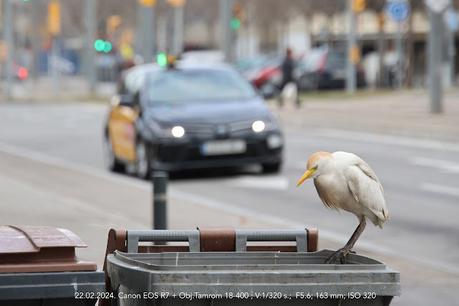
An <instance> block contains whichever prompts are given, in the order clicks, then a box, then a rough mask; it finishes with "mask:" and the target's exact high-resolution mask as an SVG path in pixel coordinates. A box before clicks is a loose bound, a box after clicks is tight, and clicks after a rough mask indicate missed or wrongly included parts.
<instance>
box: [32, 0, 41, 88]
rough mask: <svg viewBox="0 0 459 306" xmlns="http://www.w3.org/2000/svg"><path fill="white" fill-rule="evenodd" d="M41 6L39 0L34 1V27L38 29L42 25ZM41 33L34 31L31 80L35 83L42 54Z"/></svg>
mask: <svg viewBox="0 0 459 306" xmlns="http://www.w3.org/2000/svg"><path fill="white" fill-rule="evenodd" d="M39 9H40V5H39V2H38V0H35V1H32V26H34V27H37V26H38V25H39V23H40V20H39V16H38V11H39ZM39 33H40V32H39V31H32V67H31V68H32V69H31V78H32V80H33V81H34V82H36V81H37V80H38V69H39V67H38V55H39V52H40V36H39Z"/></svg>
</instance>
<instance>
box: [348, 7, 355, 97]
mask: <svg viewBox="0 0 459 306" xmlns="http://www.w3.org/2000/svg"><path fill="white" fill-rule="evenodd" d="M346 2H347V8H346V9H347V23H348V34H347V67H346V91H347V93H348V94H353V93H355V89H356V79H355V63H353V61H352V52H353V50H354V48H355V47H356V46H357V37H356V32H355V28H356V24H357V20H356V19H357V16H356V14H355V12H354V11H353V9H352V1H351V0H346Z"/></svg>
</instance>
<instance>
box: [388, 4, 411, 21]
mask: <svg viewBox="0 0 459 306" xmlns="http://www.w3.org/2000/svg"><path fill="white" fill-rule="evenodd" d="M386 13H387V15H388V16H389V17H390V18H391V19H392V20H393V21H396V22H402V21H405V20H406V19H407V18H408V16H410V5H409V3H408V2H407V1H405V0H391V1H389V2H388V3H387V5H386Z"/></svg>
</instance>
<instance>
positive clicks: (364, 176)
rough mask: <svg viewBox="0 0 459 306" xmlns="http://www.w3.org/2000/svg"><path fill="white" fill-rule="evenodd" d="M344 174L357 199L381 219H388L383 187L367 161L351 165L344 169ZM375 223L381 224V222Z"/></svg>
mask: <svg viewBox="0 0 459 306" xmlns="http://www.w3.org/2000/svg"><path fill="white" fill-rule="evenodd" d="M362 168H363V169H362ZM344 176H345V178H346V181H347V185H348V188H349V190H350V192H351V193H352V196H353V197H354V198H355V199H356V201H357V202H359V203H360V204H361V205H362V206H364V207H366V208H368V209H369V210H370V211H371V212H372V213H373V214H374V215H375V216H376V217H377V218H378V219H379V220H380V221H382V222H384V221H386V220H387V218H388V211H387V208H386V201H385V199H384V194H383V189H382V186H381V184H380V183H379V180H378V178H377V177H376V175H375V174H374V172H373V170H371V168H370V167H369V166H368V165H367V164H366V163H364V164H363V166H362V164H361V163H359V164H355V165H353V166H349V167H348V168H347V169H346V171H344ZM375 223H377V224H378V225H379V224H380V222H375Z"/></svg>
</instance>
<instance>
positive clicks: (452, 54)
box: [448, 30, 456, 87]
mask: <svg viewBox="0 0 459 306" xmlns="http://www.w3.org/2000/svg"><path fill="white" fill-rule="evenodd" d="M448 34H449V53H448V55H449V66H450V76H451V86H453V87H454V86H456V33H455V32H454V31H453V30H449V33H448Z"/></svg>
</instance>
